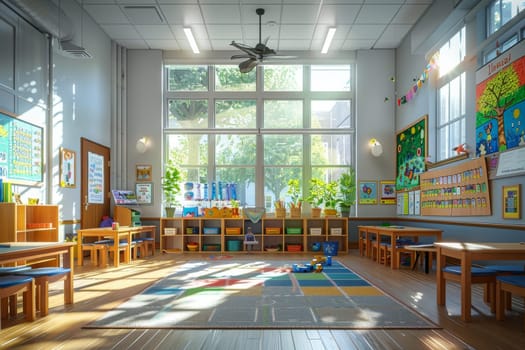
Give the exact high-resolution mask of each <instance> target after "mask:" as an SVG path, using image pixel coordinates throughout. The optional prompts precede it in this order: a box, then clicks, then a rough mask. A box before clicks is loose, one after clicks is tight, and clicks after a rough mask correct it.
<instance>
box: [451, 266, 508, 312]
mask: <svg viewBox="0 0 525 350" xmlns="http://www.w3.org/2000/svg"><path fill="white" fill-rule="evenodd" d="M442 271H443V278H444V279H445V280H450V281H454V282H458V283H461V266H455V265H452V266H445V267H444V268H443V270H442ZM497 274H498V273H497V272H496V271H494V270H490V269H486V268H483V267H475V266H473V267H471V283H472V284H485V292H484V298H483V299H484V301H485V303H487V304H489V305H490V311H491V312H495V311H496V276H497Z"/></svg>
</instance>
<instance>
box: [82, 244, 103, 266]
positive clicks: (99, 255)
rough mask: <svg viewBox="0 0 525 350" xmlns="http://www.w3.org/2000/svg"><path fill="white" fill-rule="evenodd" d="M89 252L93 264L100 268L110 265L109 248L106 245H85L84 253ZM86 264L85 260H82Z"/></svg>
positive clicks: (83, 245) (83, 246)
mask: <svg viewBox="0 0 525 350" xmlns="http://www.w3.org/2000/svg"><path fill="white" fill-rule="evenodd" d="M84 251H88V252H89V259H90V260H91V263H92V264H94V265H97V266H99V267H106V266H107V264H108V259H107V256H108V246H107V245H106V244H97V243H83V244H82V252H84ZM82 262H84V259H82Z"/></svg>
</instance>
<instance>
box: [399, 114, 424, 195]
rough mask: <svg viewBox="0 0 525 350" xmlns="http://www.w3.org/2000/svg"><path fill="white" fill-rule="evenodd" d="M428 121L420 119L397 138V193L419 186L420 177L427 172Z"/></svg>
mask: <svg viewBox="0 0 525 350" xmlns="http://www.w3.org/2000/svg"><path fill="white" fill-rule="evenodd" d="M427 119H428V115H424V116H423V117H421V118H419V119H418V120H417V121H415V122H414V123H413V124H411V125H409V126H408V127H407V128H406V129H404V130H401V131H400V132H398V133H397V136H396V146H397V152H396V191H404V190H410V189H412V188H415V187H418V186H419V175H420V174H422V173H423V172H424V171H425V159H426V157H427V139H428V130H427Z"/></svg>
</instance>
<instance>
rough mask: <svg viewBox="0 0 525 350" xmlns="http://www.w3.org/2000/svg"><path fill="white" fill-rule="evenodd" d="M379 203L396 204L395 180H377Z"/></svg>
mask: <svg viewBox="0 0 525 350" xmlns="http://www.w3.org/2000/svg"><path fill="white" fill-rule="evenodd" d="M379 187H380V196H381V201H380V203H381V204H396V182H395V181H393V180H389V181H386V180H383V181H380V182H379Z"/></svg>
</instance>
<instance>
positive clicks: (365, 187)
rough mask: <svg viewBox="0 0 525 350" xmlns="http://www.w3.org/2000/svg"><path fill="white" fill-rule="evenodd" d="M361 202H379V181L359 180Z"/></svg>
mask: <svg viewBox="0 0 525 350" xmlns="http://www.w3.org/2000/svg"><path fill="white" fill-rule="evenodd" d="M358 198H359V204H377V181H359V196H358Z"/></svg>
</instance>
